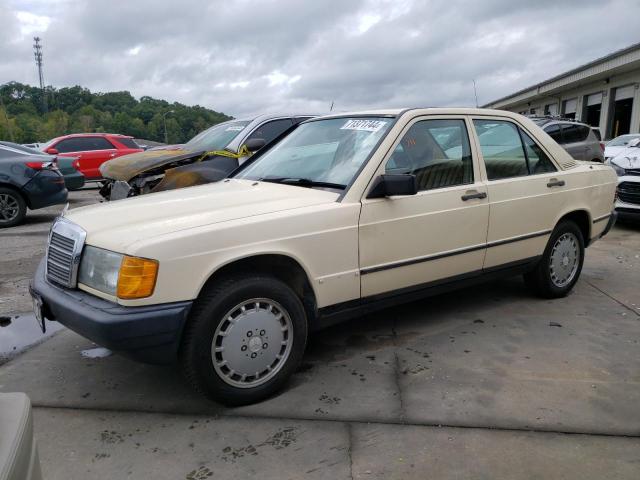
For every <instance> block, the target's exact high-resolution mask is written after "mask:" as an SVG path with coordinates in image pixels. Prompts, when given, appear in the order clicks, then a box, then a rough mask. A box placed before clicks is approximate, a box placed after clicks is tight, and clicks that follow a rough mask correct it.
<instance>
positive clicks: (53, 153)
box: [47, 147, 58, 155]
mask: <svg viewBox="0 0 640 480" xmlns="http://www.w3.org/2000/svg"><path fill="white" fill-rule="evenodd" d="M47 153H48V154H49V155H57V154H58V150H57V149H55V148H53V147H51V148H47Z"/></svg>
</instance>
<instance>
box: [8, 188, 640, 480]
mask: <svg viewBox="0 0 640 480" xmlns="http://www.w3.org/2000/svg"><path fill="white" fill-rule="evenodd" d="M95 195H96V194H95V190H93V191H92V190H89V191H83V192H75V193H73V194H72V200H73V203H72V206H74V205H82V204H84V203H91V202H93V201H96V196H95ZM54 215H55V209H52V210H51V212H46V213H44V214H42V215H40V216H38V217H36V216H35V215H34V216H32V217H31V218H32V220H31V222H30V223H29V224H27V225H25V226H23V227H18V228H17V229H12V230H10V231H9V232H2V233H0V239H1V241H2V245H1V252H0V254H1V257H0V267H1V271H2V277H1V278H0V281H1V282H2V284H1V285H0V288H1V290H0V294H1V296H0V299H2V302H3V303H1V304H0V307H1V308H2V311H3V312H10V313H11V314H18V313H22V312H25V311H26V310H28V309H29V308H30V300H29V298H28V294H27V293H26V286H27V284H28V279H29V277H30V275H31V274H32V272H33V270H35V266H36V264H37V262H38V260H39V258H40V256H41V255H42V253H43V251H44V243H45V240H46V233H47V231H48V227H49V223H50V221H51V220H52V219H53V217H54ZM639 283H640V226H637V225H618V226H616V227H615V228H614V229H613V231H612V232H611V233H610V234H609V235H608V236H607V237H605V238H604V239H603V240H601V241H599V242H597V243H596V244H594V245H593V246H592V247H590V248H589V249H588V250H587V257H586V260H585V266H584V270H583V274H582V277H581V280H580V281H579V282H578V284H577V286H576V288H575V290H574V291H573V292H572V293H571V294H570V295H569V296H568V297H567V298H564V299H559V300H540V299H538V298H535V297H533V296H532V295H531V294H530V293H529V292H528V291H527V290H526V289H525V287H524V284H523V282H522V280H521V279H520V278H513V279H508V280H503V281H499V282H494V283H489V284H486V285H482V286H479V287H475V288H472V289H465V290H459V291H457V292H453V293H449V294H446V295H442V296H438V297H433V298H430V299H426V300H423V301H420V302H415V303H412V304H409V305H405V306H402V307H397V308H394V309H389V310H384V311H381V312H378V313H376V314H373V315H368V316H366V317H362V318H359V319H356V320H353V321H350V322H347V323H345V324H342V325H338V326H335V327H332V328H330V329H327V330H324V331H321V332H319V333H317V334H315V335H314V336H313V337H312V338H311V339H310V344H309V347H308V351H307V354H306V356H305V359H304V362H303V364H302V366H301V368H300V369H299V371H298V372H297V373H296V374H295V375H294V377H293V379H292V381H291V382H290V383H289V385H288V387H287V388H286V389H285V391H284V392H282V393H281V394H280V395H278V396H276V397H274V398H272V399H270V400H268V401H266V402H262V403H260V404H256V405H252V406H247V407H242V408H234V409H229V408H225V407H222V406H220V405H217V404H214V403H211V402H209V401H207V400H205V399H203V398H201V397H200V396H198V395H197V394H195V393H193V392H192V391H191V390H190V389H189V388H188V387H187V386H186V385H185V383H184V382H183V380H182V379H181V377H180V375H179V372H178V371H177V369H176V368H174V367H157V366H149V365H143V364H139V363H134V362H132V361H130V360H127V359H125V358H122V357H119V356H118V355H106V356H104V355H97V356H93V355H86V351H88V350H90V349H92V348H95V345H93V344H92V343H91V342H90V341H88V340H85V339H83V338H82V337H80V336H78V335H76V334H74V333H73V332H70V331H68V330H62V331H59V332H57V333H56V334H54V335H53V336H52V338H50V339H48V340H47V341H46V342H43V343H41V344H39V345H37V346H35V347H34V348H32V349H31V350H29V351H27V352H26V353H24V354H22V355H20V356H17V357H16V358H14V359H13V360H11V361H10V362H8V363H6V364H5V365H3V366H2V367H0V391H25V392H26V393H27V394H28V395H29V396H30V398H31V400H32V402H33V404H34V406H35V407H36V408H35V410H36V413H35V430H36V435H37V439H38V441H39V449H40V455H41V462H42V466H43V471H44V473H45V476H46V478H48V479H58V478H60V479H63V478H65V479H66V478H82V479H85V478H107V477H110V478H126V477H131V478H167V479H176V478H177V479H204V478H243V477H249V476H254V475H259V476H260V477H261V478H302V477H304V478H332V479H333V478H335V479H340V478H345V479H353V478H439V479H446V478H491V479H519V478H581V479H588V478H594V479H595V478H598V479H601V478H629V479H637V478H640V454H639V452H640V409H639V408H638V405H640V355H639V352H640V295H639V294H638V284H639ZM7 306H8V309H7ZM13 321H14V322H18V321H33V319H32V318H30V317H29V316H28V315H21V317H20V318H18V319H15V320H13ZM0 334H1V330H0ZM83 351H84V352H85V355H82V354H81V353H82V352H83ZM92 357H94V358H92Z"/></svg>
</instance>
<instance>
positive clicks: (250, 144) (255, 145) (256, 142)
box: [244, 138, 267, 153]
mask: <svg viewBox="0 0 640 480" xmlns="http://www.w3.org/2000/svg"><path fill="white" fill-rule="evenodd" d="M266 144H267V142H266V141H265V140H264V138H251V139H249V140H247V141H246V143H245V144H244V145H245V146H246V147H247V149H248V150H249V151H250V152H252V153H253V152H257V151H258V150H260V149H261V148H262V147H264V146H265V145H266Z"/></svg>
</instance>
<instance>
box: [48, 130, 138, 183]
mask: <svg viewBox="0 0 640 480" xmlns="http://www.w3.org/2000/svg"><path fill="white" fill-rule="evenodd" d="M40 149H41V150H42V151H43V152H45V153H48V154H50V155H57V156H59V157H75V158H77V159H78V167H77V168H78V170H79V171H80V172H81V173H82V174H83V175H84V176H85V177H86V179H87V180H100V179H102V176H101V175H100V165H102V164H103V163H104V162H106V161H108V160H111V159H113V158H117V157H120V156H122V155H129V154H130V153H137V152H142V151H143V150H142V148H140V147H139V146H138V144H136V142H134V141H133V137H127V136H126V135H118V134H114V133H74V134H71V135H64V136H62V137H58V138H54V139H53V140H49V141H48V142H47V143H45V144H44V145H42V146H41V147H40Z"/></svg>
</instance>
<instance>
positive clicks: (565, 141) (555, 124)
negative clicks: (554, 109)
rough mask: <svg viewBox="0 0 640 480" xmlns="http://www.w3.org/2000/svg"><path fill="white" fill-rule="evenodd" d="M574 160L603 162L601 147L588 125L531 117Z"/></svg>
mask: <svg viewBox="0 0 640 480" xmlns="http://www.w3.org/2000/svg"><path fill="white" fill-rule="evenodd" d="M531 120H533V121H534V122H535V123H536V124H537V125H538V126H539V127H540V128H542V129H543V130H544V131H545V132H546V133H547V134H548V135H549V136H550V137H551V138H553V139H554V140H555V141H556V142H558V143H559V144H560V145H561V146H562V148H564V149H565V150H566V151H567V152H568V153H569V155H571V156H572V157H573V158H575V159H576V160H586V161H591V162H604V149H603V146H602V144H601V142H600V140H599V139H598V137H597V136H596V134H595V133H594V132H593V130H592V129H591V127H590V126H589V125H586V124H584V123H580V122H576V121H574V120H571V119H562V118H555V117H531Z"/></svg>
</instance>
